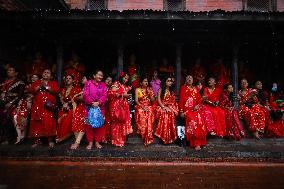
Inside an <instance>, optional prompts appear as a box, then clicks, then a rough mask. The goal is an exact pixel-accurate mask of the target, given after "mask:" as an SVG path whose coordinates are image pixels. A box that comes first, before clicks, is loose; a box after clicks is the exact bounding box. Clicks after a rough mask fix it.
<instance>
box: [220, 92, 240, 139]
mask: <svg viewBox="0 0 284 189" xmlns="http://www.w3.org/2000/svg"><path fill="white" fill-rule="evenodd" d="M219 106H220V107H221V108H222V109H223V110H224V111H225V113H226V127H227V136H228V137H230V138H233V139H235V140H241V139H242V138H243V137H244V136H245V133H244V129H243V127H242V125H241V122H240V119H239V116H238V112H237V110H236V109H235V108H234V106H233V103H232V101H231V100H230V99H229V96H228V94H226V93H222V95H221V97H220V102H219Z"/></svg>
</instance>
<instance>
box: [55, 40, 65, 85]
mask: <svg viewBox="0 0 284 189" xmlns="http://www.w3.org/2000/svg"><path fill="white" fill-rule="evenodd" d="M56 54H57V57H56V77H57V78H56V79H57V82H58V84H59V85H61V80H62V67H63V48H62V46H61V45H59V46H57V48H56Z"/></svg>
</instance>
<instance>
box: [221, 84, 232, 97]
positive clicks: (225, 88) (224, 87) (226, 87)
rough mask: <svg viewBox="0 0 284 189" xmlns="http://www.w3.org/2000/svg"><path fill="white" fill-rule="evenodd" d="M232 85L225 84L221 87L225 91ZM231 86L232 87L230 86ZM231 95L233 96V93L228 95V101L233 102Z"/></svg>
mask: <svg viewBox="0 0 284 189" xmlns="http://www.w3.org/2000/svg"><path fill="white" fill-rule="evenodd" d="M230 85H232V84H231V83H226V84H224V85H223V90H227V89H228V88H229V86H230ZM232 86H233V85H232ZM233 95H234V92H231V93H230V94H229V99H230V100H231V101H232V100H233Z"/></svg>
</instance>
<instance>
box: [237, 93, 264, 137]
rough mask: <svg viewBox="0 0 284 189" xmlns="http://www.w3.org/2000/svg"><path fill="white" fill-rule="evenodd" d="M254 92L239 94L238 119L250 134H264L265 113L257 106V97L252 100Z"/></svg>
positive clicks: (260, 106) (261, 107)
mask: <svg viewBox="0 0 284 189" xmlns="http://www.w3.org/2000/svg"><path fill="white" fill-rule="evenodd" d="M253 92H254V90H252V89H248V90H247V91H246V92H242V91H240V92H239V95H240V113H239V114H240V118H242V119H244V121H245V122H246V124H247V125H248V126H249V130H250V131H251V132H253V133H254V132H256V131H259V132H261V133H264V129H265V125H266V121H267V120H266V111H265V110H264V109H263V108H264V107H263V106H262V105H260V104H259V102H258V99H257V97H256V96H255V98H254V99H253V98H252V93H253Z"/></svg>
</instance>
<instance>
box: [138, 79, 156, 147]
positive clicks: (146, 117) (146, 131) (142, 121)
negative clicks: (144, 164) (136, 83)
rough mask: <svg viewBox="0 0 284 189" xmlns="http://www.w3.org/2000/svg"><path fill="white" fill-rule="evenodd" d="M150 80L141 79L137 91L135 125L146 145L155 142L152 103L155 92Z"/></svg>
mask: <svg viewBox="0 0 284 189" xmlns="http://www.w3.org/2000/svg"><path fill="white" fill-rule="evenodd" d="M148 84H149V82H148V78H147V77H141V78H140V87H139V88H136V90H135V102H136V106H135V123H136V127H137V133H138V134H140V135H141V137H142V139H143V140H144V144H145V145H149V144H151V143H152V142H153V141H154V137H153V129H154V120H155V115H154V108H153V106H152V102H153V101H154V100H155V97H154V91H153V89H152V88H150V87H148Z"/></svg>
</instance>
